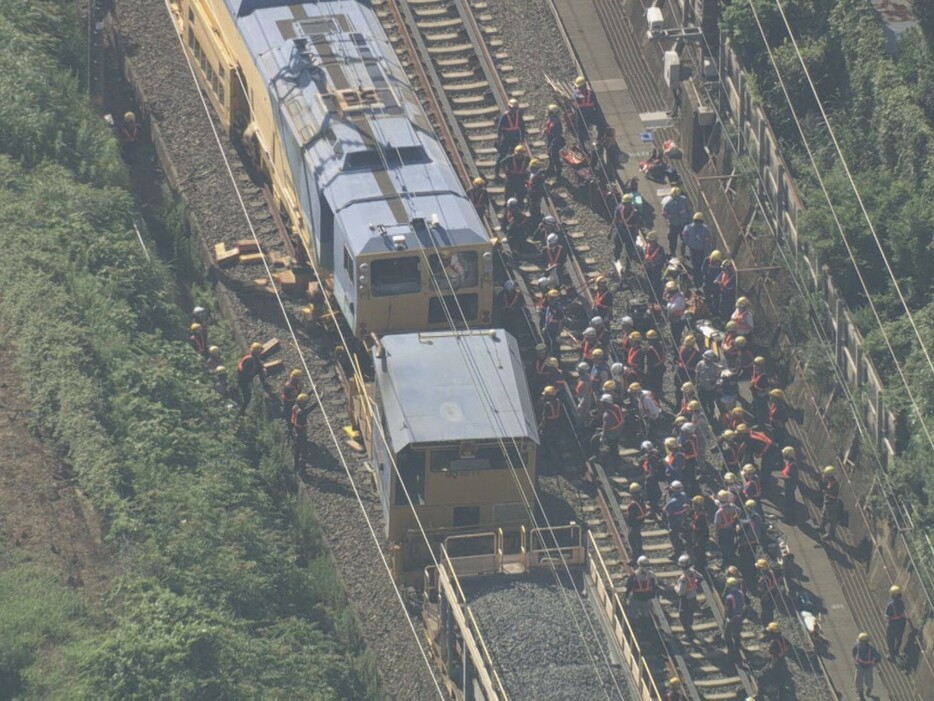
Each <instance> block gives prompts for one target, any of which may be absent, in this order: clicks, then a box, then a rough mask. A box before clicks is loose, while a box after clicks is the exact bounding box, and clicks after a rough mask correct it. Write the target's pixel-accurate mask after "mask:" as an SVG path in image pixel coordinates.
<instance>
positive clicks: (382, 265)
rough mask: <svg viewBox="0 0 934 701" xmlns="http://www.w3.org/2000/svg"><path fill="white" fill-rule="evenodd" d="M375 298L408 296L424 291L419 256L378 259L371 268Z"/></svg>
mask: <svg viewBox="0 0 934 701" xmlns="http://www.w3.org/2000/svg"><path fill="white" fill-rule="evenodd" d="M370 275H371V279H372V281H373V282H372V288H371V289H372V292H373V296H375V297H388V296H389V295H408V294H413V293H415V292H419V291H420V290H421V289H422V278H421V271H420V268H419V259H418V256H401V257H400V256H396V257H393V258H377V259H375V260H374V261H373V263H372V265H371V266H370Z"/></svg>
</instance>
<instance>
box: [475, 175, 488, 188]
mask: <svg viewBox="0 0 934 701" xmlns="http://www.w3.org/2000/svg"><path fill="white" fill-rule="evenodd" d="M473 184H474V185H476V186H477V187H483V186H484V185H486V180H484V179H483V178H481V177H480V176H479V175H478V176H477V177H476V178H474V179H473Z"/></svg>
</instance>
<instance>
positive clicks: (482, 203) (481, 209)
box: [467, 175, 490, 219]
mask: <svg viewBox="0 0 934 701" xmlns="http://www.w3.org/2000/svg"><path fill="white" fill-rule="evenodd" d="M467 198H468V199H469V200H470V204H472V205H473V206H474V209H476V210H477V214H479V215H480V218H481V219H485V218H486V215H487V214H488V212H489V208H490V193H489V191H488V190H487V189H486V179H485V178H482V177H480V176H479V175H478V176H477V177H475V178H474V179H473V180H472V181H471V184H470V189H469V190H467Z"/></svg>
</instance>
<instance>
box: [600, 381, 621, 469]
mask: <svg viewBox="0 0 934 701" xmlns="http://www.w3.org/2000/svg"><path fill="white" fill-rule="evenodd" d="M609 382H613V380H607V383H609ZM614 384H615V383H614ZM604 387H606V383H605V384H604ZM597 412H598V415H599V416H600V428H599V429H598V431H597V433H596V434H595V435H594V437H593V439H592V440H591V447H592V449H593V459H595V460H597V461H598V462H601V464H604V466H605V467H607V468H609V469H615V468H616V467H617V466H618V465H619V442H620V441H621V440H622V438H623V434H624V433H625V431H626V421H627V418H628V417H627V411H626V409H625V408H623V407H622V406H620V405H619V404H617V403H616V402H615V401H614V399H613V395H612V394H611V393H610V392H606V391H604V392H603V394H601V395H600V405H599V407H597ZM601 447H605V449H606V452H605V455H606V457H605V458H604V457H602V451H601Z"/></svg>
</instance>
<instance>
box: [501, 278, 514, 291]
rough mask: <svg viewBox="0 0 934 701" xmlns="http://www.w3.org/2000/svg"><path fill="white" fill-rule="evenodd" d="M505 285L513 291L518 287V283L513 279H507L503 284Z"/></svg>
mask: <svg viewBox="0 0 934 701" xmlns="http://www.w3.org/2000/svg"><path fill="white" fill-rule="evenodd" d="M503 287H505V288H506V289H507V290H509V291H510V292H512V291H513V290H514V289H516V283H515V282H514V281H513V280H506V282H505V283H504V284H503Z"/></svg>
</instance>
